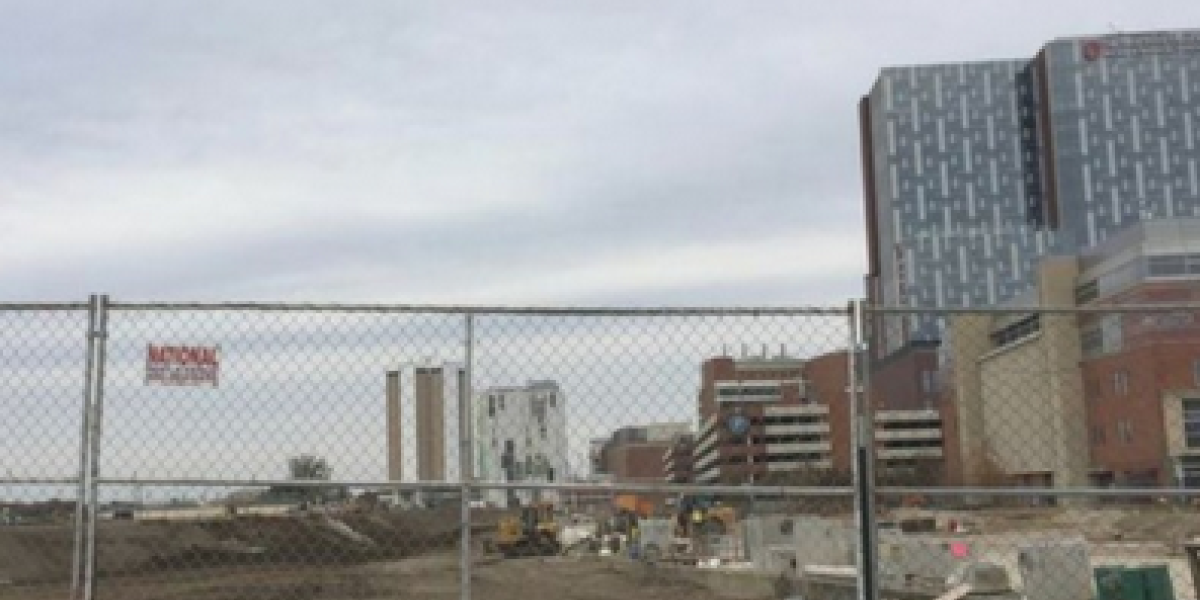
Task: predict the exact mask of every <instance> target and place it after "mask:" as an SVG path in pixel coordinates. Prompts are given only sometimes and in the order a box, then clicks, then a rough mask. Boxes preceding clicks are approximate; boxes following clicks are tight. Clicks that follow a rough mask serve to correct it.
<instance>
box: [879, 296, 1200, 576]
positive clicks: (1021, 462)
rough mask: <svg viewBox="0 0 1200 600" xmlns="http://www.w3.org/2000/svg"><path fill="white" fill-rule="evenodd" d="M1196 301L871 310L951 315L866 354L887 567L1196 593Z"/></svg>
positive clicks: (1199, 386) (900, 318) (899, 571)
mask: <svg viewBox="0 0 1200 600" xmlns="http://www.w3.org/2000/svg"><path fill="white" fill-rule="evenodd" d="M1197 314H1198V312H1197V311H1196V310H1195V309H1191V310H1178V309H1176V308H1171V307H1164V308H1161V309H1155V308H1146V309H1138V310H1124V309H1112V310H1106V309H1104V308H1097V309H1087V310H1050V309H1046V310H1020V309H1012V310H991V311H953V312H950V311H947V312H921V313H916V312H905V311H887V310H880V311H878V312H876V313H875V314H873V315H871V321H872V322H871V325H872V326H873V327H872V330H873V331H875V332H877V333H879V332H885V331H889V330H890V331H895V330H897V329H902V328H903V326H902V323H903V322H904V321H905V320H907V319H913V318H925V319H928V318H934V319H937V320H938V321H939V322H940V323H941V324H942V327H943V331H944V334H943V335H942V336H941V339H940V340H939V341H937V342H912V343H909V344H908V345H907V346H905V347H903V348H901V349H899V350H897V351H894V352H889V353H885V352H875V353H874V354H873V356H872V360H870V361H869V368H870V373H869V376H868V380H869V382H870V386H869V392H870V397H871V400H872V404H873V407H874V419H873V421H874V428H875V440H876V448H877V462H876V482H877V484H878V485H879V488H878V494H879V496H878V498H879V515H878V518H879V522H880V531H881V536H880V548H879V550H880V552H879V554H880V562H879V568H880V571H881V575H882V584H883V585H884V586H885V587H890V588H902V587H905V586H909V587H911V586H921V585H925V586H927V587H934V588H939V589H940V588H944V586H945V581H946V579H947V578H948V577H955V576H959V577H960V579H962V580H966V581H976V585H978V586H984V585H990V586H993V587H994V588H996V589H997V590H1000V589H1001V588H1004V589H1010V590H1011V591H1010V592H1007V593H1018V592H1019V593H1023V594H1024V595H1026V596H1027V597H1030V598H1034V597H1037V598H1052V599H1061V600H1076V599H1083V598H1102V599H1103V598H1126V597H1132V596H1130V594H1145V595H1144V596H1142V597H1148V598H1195V597H1196V593H1195V588H1194V586H1193V581H1192V577H1191V570H1190V568H1189V562H1188V559H1187V548H1186V546H1187V543H1188V541H1189V540H1191V539H1193V538H1194V537H1195V536H1196V535H1197V534H1200V513H1197V512H1196V509H1195V502H1194V498H1195V496H1194V495H1192V492H1194V491H1195V486H1196V484H1197V482H1198V481H1200V480H1198V479H1197V478H1196V477H1195V475H1194V473H1195V472H1196V471H1194V467H1193V466H1192V465H1193V464H1200V462H1195V461H1196V459H1195V458H1193V455H1196V456H1197V457H1200V453H1197V451H1196V448H1200V324H1198V323H1197V322H1196V319H1195V317H1196V315H1197ZM898 324H900V325H899V326H898ZM883 346H884V345H883V344H882V343H880V344H877V345H876V346H875V347H873V348H872V350H883V349H884V347H883ZM1193 413H1194V414H1193ZM1191 421H1196V422H1197V423H1196V424H1192V423H1191ZM970 569H975V570H976V571H977V572H979V573H986V574H987V577H984V576H982V575H980V576H977V577H976V578H975V579H972V578H971V576H969V575H964V573H966V572H967V571H969V570H970ZM985 578H987V579H989V581H990V583H986V584H985V583H984V582H983V579H985ZM1164 594H1165V595H1164Z"/></svg>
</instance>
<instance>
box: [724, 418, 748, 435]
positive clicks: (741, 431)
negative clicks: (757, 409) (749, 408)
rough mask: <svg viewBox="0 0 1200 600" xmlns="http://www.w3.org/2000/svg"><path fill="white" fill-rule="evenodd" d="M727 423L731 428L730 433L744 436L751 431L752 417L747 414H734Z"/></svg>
mask: <svg viewBox="0 0 1200 600" xmlns="http://www.w3.org/2000/svg"><path fill="white" fill-rule="evenodd" d="M725 425H726V427H728V428H729V433H732V434H733V435H737V436H743V435H746V434H747V433H749V431H750V418H749V417H747V416H746V415H733V416H731V417H729V420H728V421H727V422H726V424H725Z"/></svg>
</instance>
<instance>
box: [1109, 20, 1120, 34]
mask: <svg viewBox="0 0 1200 600" xmlns="http://www.w3.org/2000/svg"><path fill="white" fill-rule="evenodd" d="M1108 29H1109V30H1110V31H1112V32H1113V33H1121V28H1120V27H1117V24H1116V23H1114V22H1112V21H1109V22H1108Z"/></svg>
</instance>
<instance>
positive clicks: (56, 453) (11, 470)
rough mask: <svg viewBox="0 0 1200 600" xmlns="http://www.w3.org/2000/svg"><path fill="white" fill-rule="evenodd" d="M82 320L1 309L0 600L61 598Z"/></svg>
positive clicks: (76, 450)
mask: <svg viewBox="0 0 1200 600" xmlns="http://www.w3.org/2000/svg"><path fill="white" fill-rule="evenodd" d="M87 333H88V319H87V312H86V311H85V310H82V309H79V308H70V307H62V308H54V309H51V308H36V309H0V408H2V409H3V413H4V417H3V418H2V419H0V538H2V539H3V543H2V544H0V597H12V598H18V597H28V596H33V595H37V594H52V595H55V596H57V597H65V596H67V594H68V593H69V586H70V581H71V573H72V566H73V565H72V559H73V556H74V553H73V550H72V549H73V548H74V543H75V540H74V533H75V527H74V526H73V523H74V519H75V516H76V507H77V505H76V498H77V497H78V492H79V490H78V487H77V486H78V481H79V479H78V477H79V469H80V463H79V457H80V447H79V441H80V432H81V427H82V422H81V420H82V414H83V412H82V406H83V391H84V380H85V365H86V364H87V361H86V359H85V354H86V350H87V337H86V336H87Z"/></svg>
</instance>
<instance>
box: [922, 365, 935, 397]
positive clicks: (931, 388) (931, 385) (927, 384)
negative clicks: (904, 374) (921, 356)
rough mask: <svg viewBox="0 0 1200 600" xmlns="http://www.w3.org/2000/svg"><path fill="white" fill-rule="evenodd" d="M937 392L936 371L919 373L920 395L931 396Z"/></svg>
mask: <svg viewBox="0 0 1200 600" xmlns="http://www.w3.org/2000/svg"><path fill="white" fill-rule="evenodd" d="M936 391H937V371H933V370H925V371H921V393H923V394H932V393H934V392H936Z"/></svg>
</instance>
